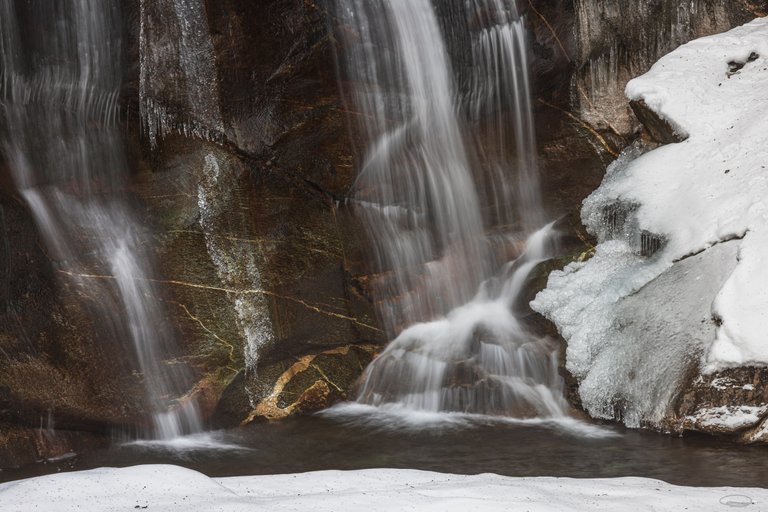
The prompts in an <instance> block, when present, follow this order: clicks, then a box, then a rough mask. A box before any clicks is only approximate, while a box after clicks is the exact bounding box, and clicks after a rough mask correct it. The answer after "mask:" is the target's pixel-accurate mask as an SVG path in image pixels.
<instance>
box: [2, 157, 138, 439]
mask: <svg viewBox="0 0 768 512" xmlns="http://www.w3.org/2000/svg"><path fill="white" fill-rule="evenodd" d="M0 175H1V176H2V180H0V181H2V183H1V184H2V186H0V229H1V230H2V233H3V236H2V237H0V281H1V282H2V286H0V355H2V357H1V358H0V420H4V421H8V422H13V423H16V424H19V425H22V426H24V425H26V426H30V427H39V425H40V418H47V417H49V415H50V416H52V417H53V418H54V419H55V421H56V422H57V424H58V425H59V426H61V427H63V428H71V429H79V430H90V431H105V430H107V429H109V428H111V427H112V426H119V425H124V424H134V425H135V424H138V423H141V422H143V416H144V409H143V408H144V405H143V396H144V393H143V387H142V386H141V382H140V380H139V378H137V376H136V375H135V374H134V373H133V368H134V365H133V355H132V354H131V353H130V350H129V348H128V347H125V346H123V345H122V344H120V343H119V342H118V341H117V340H116V339H115V337H114V332H112V331H111V330H110V326H108V325H101V324H99V323H97V322H95V321H94V320H93V317H92V315H91V308H92V309H94V310H95V309H96V308H95V306H94V301H99V300H110V299H109V298H104V297H95V296H92V295H91V294H89V293H88V290H84V289H82V288H81V287H79V286H77V285H76V284H74V283H72V282H71V280H70V279H68V278H67V276H64V275H62V274H60V273H59V272H57V271H56V270H55V266H54V264H53V262H52V261H50V259H49V258H48V256H47V254H46V253H45V252H44V250H43V249H42V248H43V247H44V245H43V243H42V241H41V240H40V239H39V238H38V236H37V231H36V228H35V225H34V223H33V221H32V218H31V216H30V214H29V212H28V211H27V210H26V206H25V204H24V203H23V201H22V200H21V199H20V198H19V197H18V196H16V195H14V194H12V193H10V192H9V190H10V187H11V185H10V184H9V183H8V182H7V181H5V180H9V179H10V177H9V172H8V169H7V168H6V167H4V166H2V164H1V162H0Z"/></svg>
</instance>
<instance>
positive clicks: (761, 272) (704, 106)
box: [531, 18, 768, 426]
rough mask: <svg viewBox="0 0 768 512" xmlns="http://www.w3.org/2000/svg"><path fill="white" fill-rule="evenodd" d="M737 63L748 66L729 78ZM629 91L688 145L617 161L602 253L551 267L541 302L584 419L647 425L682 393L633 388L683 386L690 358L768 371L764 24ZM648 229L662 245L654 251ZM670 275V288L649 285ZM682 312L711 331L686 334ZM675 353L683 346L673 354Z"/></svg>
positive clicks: (603, 195) (706, 366) (767, 51)
mask: <svg viewBox="0 0 768 512" xmlns="http://www.w3.org/2000/svg"><path fill="white" fill-rule="evenodd" d="M755 56H757V57H756V58H755ZM734 62H737V63H744V66H743V68H741V69H740V70H739V71H738V73H735V74H733V73H730V74H729V69H732V68H731V65H730V64H729V63H734ZM626 93H627V96H628V98H629V99H630V100H642V101H644V102H645V103H646V105H647V106H648V107H649V108H650V109H651V110H652V111H653V112H655V113H656V114H657V115H659V116H660V117H661V118H663V119H665V120H666V121H668V122H669V123H670V125H671V126H672V127H673V128H675V130H677V131H678V132H679V133H684V134H687V136H688V137H687V139H686V140H685V141H683V142H680V143H676V144H670V145H666V146H662V147H659V148H658V149H654V150H652V151H648V152H643V150H642V148H638V147H631V148H629V149H628V150H627V151H625V153H624V154H623V155H622V157H620V158H619V159H618V160H617V161H616V162H614V164H612V165H611V167H610V168H609V170H608V172H607V174H606V177H605V179H604V181H603V183H602V185H601V186H600V187H599V188H598V189H597V190H596V191H595V192H594V193H593V194H592V195H591V196H590V197H589V198H587V199H586V200H585V202H584V206H583V210H582V220H583V222H584V223H585V225H586V226H587V228H588V229H589V230H590V231H591V232H592V233H593V234H595V235H596V236H597V238H598V241H599V245H598V247H597V248H596V253H595V256H594V257H593V258H592V259H591V260H589V261H587V262H585V263H573V264H571V265H569V266H568V267H566V268H565V269H564V270H563V271H559V272H554V273H553V274H552V275H551V276H550V280H549V283H548V287H547V289H545V290H544V291H542V292H541V293H540V294H539V295H538V296H537V297H536V299H535V300H534V301H533V302H532V304H531V305H532V307H533V308H534V309H535V310H536V311H538V312H540V313H542V314H544V315H545V316H547V317H548V318H550V319H551V320H552V321H554V322H555V324H556V325H557V326H558V329H559V330H560V332H561V334H562V335H563V337H564V338H565V339H566V341H567V342H568V351H567V356H566V357H567V367H568V369H569V371H571V372H572V373H573V374H574V375H575V376H576V377H577V379H578V380H579V381H580V382H581V388H580V393H581V397H582V400H583V403H584V405H585V407H586V408H587V410H588V411H589V412H590V413H592V414H594V415H596V416H599V417H608V418H617V419H624V421H625V422H626V423H627V424H629V425H633V426H639V425H640V424H642V423H644V422H650V423H653V422H657V421H660V420H661V419H662V411H664V410H665V409H666V408H667V406H668V403H667V402H668V401H669V400H671V399H672V398H674V397H673V396H661V395H659V396H652V395H653V393H642V392H640V393H639V394H633V392H632V387H633V386H634V385H635V383H636V382H637V381H638V380H643V379H644V380H647V381H648V382H663V383H664V384H665V385H666V386H668V387H671V388H677V387H678V386H680V385H681V384H682V382H683V380H684V379H685V378H686V375H685V371H686V370H689V369H690V367H689V366H688V365H686V364H682V363H683V362H684V361H683V360H682V359H680V358H681V357H683V356H685V357H690V354H693V355H695V356H696V357H697V358H698V360H697V361H696V363H697V364H699V365H700V366H701V369H702V370H703V371H705V372H713V371H719V370H723V369H726V368H730V367H737V366H741V365H765V364H768V339H765V329H764V328H762V326H765V325H767V324H768V290H766V287H765V283H766V282H768V265H766V264H765V263H763V261H762V258H761V255H763V254H768V222H767V221H768V211H766V205H765V200H766V198H768V171H766V168H765V167H766V165H768V19H765V18H759V19H756V20H754V21H752V22H750V23H748V24H746V25H743V26H741V27H738V28H735V29H733V30H731V31H729V32H726V33H723V34H719V35H715V36H711V37H705V38H701V39H697V40H695V41H692V42H690V43H688V44H686V45H683V46H681V47H680V48H678V49H677V50H675V51H673V52H672V53H670V54H668V55H666V56H665V57H663V58H662V59H661V60H659V61H658V62H657V63H656V64H655V65H654V66H653V67H652V68H651V70H650V71H649V72H648V73H646V74H645V75H643V76H641V77H639V78H636V79H634V80H632V81H631V82H630V83H629V84H628V85H627V89H626ZM617 211H619V212H620V214H617V213H616V212H617ZM606 212H608V214H607V213H606ZM621 212H623V213H621ZM642 233H646V234H649V235H651V236H653V237H655V238H656V239H658V240H662V241H663V242H662V243H660V244H658V245H657V246H656V247H654V249H656V250H655V251H646V250H644V246H643V240H642ZM646 236H648V235H646ZM735 239H738V240H735ZM728 240H732V242H729V243H727V244H723V242H725V241H728ZM721 246H728V247H730V248H729V249H727V250H726V249H722V248H721ZM718 248H720V249H718ZM734 249H735V250H734ZM713 251H715V254H714V255H713V254H712V253H713ZM708 254H709V255H708ZM689 260H693V261H692V262H691V261H689ZM662 275H664V276H667V277H666V278H665V279H667V281H668V283H667V285H666V286H659V285H656V286H652V285H653V284H654V283H651V282H652V281H654V280H657V279H662V278H660V277H659V276H662ZM683 275H687V276H688V277H687V278H684V276H683ZM674 276H678V277H674ZM680 276H683V277H682V278H679V277H680ZM649 283H651V284H650V285H649ZM648 288H651V289H650V291H649V290H648ZM633 295H636V296H638V297H641V298H642V301H638V300H636V301H635V302H636V304H635V307H636V308H637V310H636V311H634V312H633V311H632V310H631V309H630V308H628V307H627V304H631V297H632V296H633ZM702 313H706V314H705V315H704V316H705V317H702V318H698V317H699V316H701V315H702ZM675 317H680V319H681V320H684V321H687V322H688V323H691V321H692V319H694V318H695V319H696V321H698V322H700V324H701V326H702V329H701V330H696V329H692V330H690V331H687V333H688V335H686V331H680V330H679V329H674V323H672V322H670V319H673V318H675ZM659 323H662V324H665V325H663V326H662V328H660V324H659ZM707 325H709V326H710V328H704V327H706V326H707ZM669 329H672V331H670V330H669ZM675 345H676V346H677V347H678V348H680V347H684V346H687V349H686V350H685V351H682V350H681V351H678V352H680V354H678V358H677V359H674V358H673V359H670V352H675V348H674V346H675ZM638 391H639V390H638ZM651 400H660V402H657V403H654V404H651V403H650V401H651ZM665 401H667V402H665ZM644 402H645V403H644ZM617 409H618V412H617ZM628 413H629V417H626V416H625V415H626V414H628Z"/></svg>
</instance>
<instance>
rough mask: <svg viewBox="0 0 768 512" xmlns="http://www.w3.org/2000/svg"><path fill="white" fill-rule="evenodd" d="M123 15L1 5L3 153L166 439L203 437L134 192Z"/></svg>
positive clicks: (44, 1) (111, 7)
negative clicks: (124, 102) (131, 359)
mask: <svg viewBox="0 0 768 512" xmlns="http://www.w3.org/2000/svg"><path fill="white" fill-rule="evenodd" d="M119 34H120V11H119V7H118V4H117V3H114V2H104V1H101V0H29V1H16V0H0V40H1V41H2V46H0V59H2V61H1V63H2V72H3V75H2V82H0V83H1V84H2V91H0V93H1V94H0V106H1V107H2V108H1V109H0V111H1V112H2V115H3V117H2V122H3V123H2V124H3V125H4V126H5V128H6V131H5V132H4V133H3V135H2V139H1V142H2V148H3V152H4V154H5V156H6V157H7V159H8V161H9V163H10V167H11V170H12V174H13V178H14V180H15V183H16V186H17V187H18V190H19V192H20V194H21V195H22V197H23V198H24V199H25V200H26V202H27V204H28V206H29V208H30V210H31V212H32V214H33V215H34V217H35V220H36V223H37V225H38V228H39V229H40V232H41V233H42V235H43V238H44V239H45V242H46V244H47V246H48V249H49V251H50V255H51V258H52V259H53V260H54V265H55V267H56V269H57V270H58V271H59V273H60V274H61V275H64V276H66V278H67V279H68V280H70V281H69V282H70V283H73V284H75V285H76V286H78V287H81V288H82V289H84V290H88V295H89V296H92V297H96V300H94V305H95V308H94V315H95V318H94V324H97V325H100V326H105V327H104V328H105V329H110V332H111V333H112V335H113V336H115V337H116V338H117V339H125V340H126V341H127V340H130V343H132V345H133V348H134V351H135V354H136V357H137V360H138V363H139V367H140V369H141V372H142V376H143V379H144V383H145V386H146V390H147V397H148V403H149V407H150V409H151V410H152V411H153V414H154V431H153V432H152V433H151V435H152V436H154V437H157V438H164V439H167V438H173V437H177V436H179V435H182V434H185V433H191V432H196V431H199V430H200V429H201V424H200V418H199V413H198V410H197V404H196V402H195V400H194V399H193V398H189V397H184V398H181V395H182V394H183V393H184V392H185V391H186V390H188V389H189V386H190V384H191V376H190V375H188V373H189V371H188V369H187V367H186V366H185V365H183V364H171V365H165V364H163V361H164V360H165V359H167V358H169V357H171V356H172V354H174V353H175V342H174V339H173V334H172V332H171V330H170V329H169V328H168V326H167V325H165V322H164V320H163V316H162V307H161V306H160V304H159V303H158V301H157V299H156V298H155V297H157V294H156V292H155V290H154V289H153V285H152V274H151V270H150V262H149V259H150V258H149V255H148V254H147V251H146V249H144V246H145V239H146V234H145V233H144V232H143V230H142V229H141V226H140V225H139V224H138V222H137V221H136V219H135V218H134V217H135V216H134V214H133V212H132V211H131V208H130V206H129V204H128V200H127V197H126V196H125V194H124V192H123V190H124V188H125V186H126V177H127V175H128V168H127V163H126V159H125V151H124V148H123V146H122V140H121V132H120V129H119V127H118V117H119V108H118V99H119V92H120V87H121V66H120V62H121V59H120V57H121V53H122V49H121V45H120V37H119Z"/></svg>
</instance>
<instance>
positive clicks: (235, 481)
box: [0, 465, 768, 512]
mask: <svg viewBox="0 0 768 512" xmlns="http://www.w3.org/2000/svg"><path fill="white" fill-rule="evenodd" d="M0 501H1V502H2V503H3V510H5V511H7V512H21V511H27V510H37V511H41V512H45V511H56V512H69V511H75V510H77V511H79V512H91V511H93V512H96V511H99V512H110V511H118V510H133V509H149V510H162V511H164V512H175V511H179V512H181V511H183V512H203V511H205V512H208V511H210V510H216V511H219V512H240V511H251V510H270V511H305V510H312V511H316V512H325V511H335V512H347V511H355V512H356V511H359V510H369V511H382V512H383V511H402V510H418V511H420V512H431V511H440V512H449V511H457V512H458V511H462V512H463V511H465V510H483V511H484V512H495V511H509V510H527V511H529V512H555V511H557V512H572V511H583V510H597V511H599V510H604V511H611V512H629V511H632V512H643V511H656V512H667V511H669V512H672V511H675V512H676V511H679V510H686V509H687V510H729V508H730V507H749V509H748V510H762V508H761V507H765V506H766V505H768V490H765V489H756V488H732V487H716V488H704V487H680V486H675V485H670V484H667V483H665V482H662V481H659V480H651V479H646V478H616V479H572V478H550V477H543V478H542V477H539V478H515V477H504V476H499V475H494V474H482V475H470V476H468V475H452V474H444V473H434V472H428V471H415V470H402V469H369V470H360V471H321V472H313V473H303V474H293V475H269V476H249V477H237V478H209V477H207V476H205V475H203V474H201V473H198V472H196V471H192V470H189V469H184V468H181V467H178V466H169V465H147V466H136V467H131V468H124V469H113V468H102V469H96V470H92V471H84V472H78V473H64V474H57V475H49V476H45V477H39V478H34V479H29V480H21V481H18V482H10V483H7V484H2V485H0Z"/></svg>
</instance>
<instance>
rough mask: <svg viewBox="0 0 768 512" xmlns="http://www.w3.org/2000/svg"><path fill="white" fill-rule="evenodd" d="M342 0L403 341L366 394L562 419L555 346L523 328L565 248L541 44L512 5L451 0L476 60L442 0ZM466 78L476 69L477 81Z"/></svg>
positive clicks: (348, 61) (389, 316)
mask: <svg viewBox="0 0 768 512" xmlns="http://www.w3.org/2000/svg"><path fill="white" fill-rule="evenodd" d="M335 6H336V16H337V19H338V22H339V23H340V25H341V27H342V29H341V30H340V31H339V33H340V36H341V38H342V40H343V41H344V44H343V46H342V48H343V53H342V54H341V55H340V59H339V62H340V66H339V68H340V73H341V80H340V82H341V84H342V87H343V88H344V89H345V90H344V92H345V93H346V94H347V96H348V98H349V99H350V101H351V102H352V103H353V104H354V105H355V109H356V110H357V111H359V112H361V114H362V115H361V116H360V119H362V120H363V122H362V123H361V126H360V128H361V130H363V133H364V134H365V136H366V138H367V141H368V145H367V149H366V152H365V157H364V158H363V159H362V163H361V169H360V172H359V177H358V180H357V182H356V184H355V187H354V189H353V191H352V200H353V202H354V205H355V206H356V207H357V208H358V210H359V211H360V213H361V215H362V217H363V218H364V220H365V221H366V223H367V225H368V228H369V233H370V238H371V240H372V243H373V248H374V254H375V256H376V261H375V263H376V265H377V271H378V274H377V275H375V276H374V277H373V279H372V288H373V290H372V291H373V293H374V296H375V298H376V300H377V303H378V306H379V313H380V316H381V318H382V320H383V322H384V325H385V327H386V328H387V332H388V333H389V334H390V335H391V336H392V337H393V338H394V341H393V342H392V343H391V344H390V345H389V346H388V347H387V349H386V350H385V351H384V353H383V354H382V355H381V356H380V357H379V358H377V359H376V360H375V361H374V362H373V363H372V364H371V365H370V366H369V367H368V369H367V370H366V372H365V374H364V378H363V383H362V385H361V390H360V393H359V395H358V401H359V402H361V403H364V404H368V405H373V406H377V407H384V408H386V407H388V406H393V407H396V408H405V409H409V410H419V411H430V412H462V413H474V414H492V415H504V416H513V417H517V418H531V417H545V418H555V417H562V416H565V415H566V414H567V410H568V404H567V402H566V400H565V398H564V385H563V381H562V378H561V376H560V375H559V372H558V361H557V347H555V346H553V345H552V344H551V343H550V342H549V341H548V340H544V339H540V338H538V337H536V336H535V335H533V334H532V333H531V332H530V331H529V330H528V329H527V328H526V327H525V324H524V319H523V317H524V316H525V315H526V314H527V313H528V310H527V305H523V306H522V307H521V305H520V304H518V303H519V302H521V299H520V294H521V292H522V290H523V289H524V286H525V284H526V283H527V281H528V279H529V278H530V275H531V272H533V270H534V269H535V267H536V265H538V264H539V263H540V262H542V261H543V260H545V259H548V258H551V257H552V256H553V255H554V251H555V245H556V244H555V242H554V240H555V236H554V233H553V230H552V228H551V226H547V227H544V228H542V226H543V225H544V224H545V221H544V219H545V214H544V212H543V210H542V201H541V197H540V192H539V182H538V180H539V178H538V165H537V158H536V146H535V135H534V130H533V128H534V126H533V113H532V108H531V100H530V96H531V91H530V85H529V80H528V72H527V67H528V63H527V54H528V50H527V47H526V34H525V29H524V19H523V18H521V17H520V15H519V12H518V11H517V8H516V5H515V2H514V1H513V0H467V1H466V2H462V3H460V4H459V3H457V4H456V5H453V6H452V8H450V9H449V8H448V7H445V10H446V12H449V13H450V14H449V15H450V17H451V23H450V24H446V22H445V21H444V22H443V24H442V26H443V27H444V28H443V30H448V29H450V30H453V29H455V30H457V31H461V30H466V31H467V33H466V34H458V35H457V34H452V37H453V38H455V39H456V40H458V41H464V40H466V41H471V42H472V52H471V59H468V60H467V59H456V60H455V61H454V62H463V61H464V60H467V62H468V63H469V64H468V65H469V66H470V67H471V69H469V70H464V69H460V70H456V69H453V66H452V61H451V59H450V55H449V54H448V50H447V44H446V39H445V36H444V34H443V32H442V31H441V28H440V27H441V23H440V22H441V20H439V19H438V17H437V14H436V11H435V8H434V6H433V4H432V2H431V1H430V0H336V2H335ZM457 9H459V10H460V12H459V11H457ZM462 16H463V21H462V22H460V23H455V20H457V19H461V18H462ZM446 26H447V28H446ZM459 76H469V77H470V79H469V80H467V81H466V84H468V85H466V88H467V89H469V90H468V91H461V90H460V89H461V87H459V85H457V83H458V82H459V81H460V79H459ZM526 239H527V241H526ZM523 248H524V249H523ZM510 259H511V260H512V261H511V262H509V260H510Z"/></svg>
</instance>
